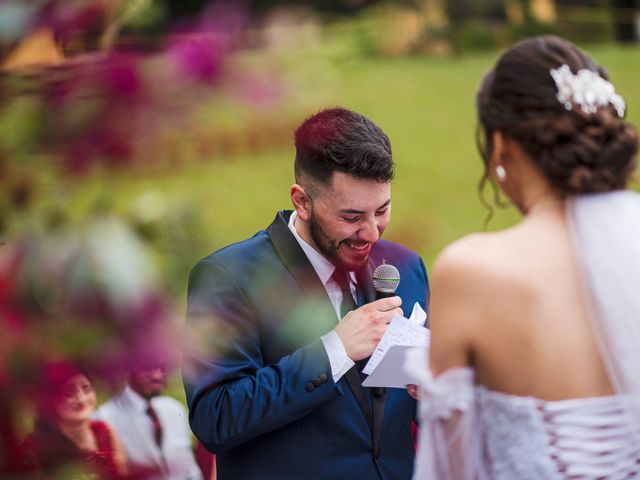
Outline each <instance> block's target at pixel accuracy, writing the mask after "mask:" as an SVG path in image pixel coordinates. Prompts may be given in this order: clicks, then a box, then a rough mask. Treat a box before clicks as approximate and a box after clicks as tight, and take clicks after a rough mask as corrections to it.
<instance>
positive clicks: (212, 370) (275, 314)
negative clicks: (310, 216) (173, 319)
mask: <svg viewBox="0 0 640 480" xmlns="http://www.w3.org/2000/svg"><path fill="white" fill-rule="evenodd" d="M290 214H291V213H290V212H279V213H278V214H277V215H276V218H275V220H274V222H273V223H272V224H271V225H270V226H269V227H268V228H267V229H266V230H262V231H260V232H258V233H257V234H256V235H255V236H253V237H252V238H250V239H248V240H245V241H242V242H239V243H236V244H233V245H230V246H228V247H225V248H223V249H221V250H219V251H217V252H215V253H213V254H211V255H209V256H208V257H206V258H204V259H202V260H200V261H199V262H198V263H197V264H196V266H195V267H194V268H193V270H192V272H191V276H190V278H189V294H188V313H187V326H186V328H187V334H188V336H189V337H190V338H191V339H192V340H193V339H195V340H196V341H195V342H192V343H191V345H190V346H189V347H188V348H187V350H186V351H185V363H184V367H183V377H184V382H185V390H186V394H187V402H188V405H189V420H190V424H191V428H192V430H193V432H194V433H195V435H196V436H197V437H198V439H199V440H200V441H201V442H202V443H203V444H204V446H205V447H207V448H208V449H209V450H211V451H212V452H215V453H216V454H217V462H218V463H217V468H218V476H219V477H218V478H220V479H221V480H235V479H254V478H255V479H278V480H282V479H296V480H297V479H301V478H318V479H324V478H339V479H341V480H347V479H354V480H362V479H375V478H381V479H409V478H410V477H411V474H412V471H413V459H414V446H413V442H412V439H411V421H412V419H413V418H414V415H415V407H416V405H415V401H414V400H413V399H411V398H410V397H409V395H407V393H406V391H405V390H403V389H388V390H387V391H386V394H385V395H384V397H382V396H378V397H375V399H374V396H373V395H372V393H371V389H368V388H364V387H359V385H358V386H357V387H358V388H360V389H362V390H361V391H360V397H359V398H358V392H356V389H354V386H353V385H352V384H349V382H348V381H347V378H346V377H347V375H345V376H344V377H342V378H341V379H340V380H339V382H338V383H337V384H336V383H334V381H333V377H332V374H331V367H330V364H329V359H328V357H327V354H326V351H325V349H324V346H323V344H322V341H321V340H320V337H321V336H322V335H324V334H326V333H327V332H329V331H330V330H332V329H333V328H334V327H335V325H336V323H337V319H336V314H335V310H334V309H333V306H332V305H331V302H330V300H329V297H328V295H327V293H326V290H325V289H324V286H323V285H322V283H321V282H320V279H319V278H318V277H317V275H316V273H315V271H314V270H313V267H312V266H311V264H310V262H309V260H308V259H307V257H306V256H305V254H304V252H303V251H302V249H301V248H300V246H299V244H298V243H297V242H296V240H295V238H294V237H293V235H292V234H291V232H290V230H289V229H288V226H287V223H288V220H289V216H290ZM383 260H384V261H386V262H387V263H389V264H392V265H395V266H396V267H397V268H398V270H399V271H400V276H401V282H400V286H399V288H398V290H397V292H396V293H397V294H398V295H399V296H400V297H402V300H403V309H404V311H405V315H409V314H410V313H411V309H412V308H413V305H414V303H415V302H418V303H420V305H421V306H422V307H423V308H425V310H426V304H427V295H428V285H427V275H426V270H425V267H424V264H423V262H422V260H421V259H420V257H418V256H417V255H416V254H415V253H413V252H411V251H410V250H408V249H406V248H404V247H401V246H399V245H397V244H394V243H391V242H387V241H384V240H380V241H378V242H377V243H376V245H375V246H374V248H373V250H372V252H371V261H370V265H369V266H368V268H367V269H364V270H366V272H365V273H363V274H362V276H361V277H359V281H358V285H359V289H361V293H360V294H359V295H360V297H361V298H359V303H365V302H367V301H372V300H374V299H375V291H374V290H373V285H372V283H371V276H370V274H371V272H372V269H373V267H374V266H377V265H379V264H380V263H382V262H383ZM354 372H355V373H357V371H355V370H354V371H353V372H352V373H354ZM362 392H364V394H365V396H364V397H363V396H362ZM379 400H382V403H381V402H379ZM367 402H368V406H367ZM372 405H374V407H373V408H374V410H375V408H376V407H375V405H377V406H378V407H377V408H379V412H378V413H379V415H378V417H379V418H378V424H377V425H372V420H371V419H372V417H375V415H372V413H371V406H372ZM374 413H375V412H374ZM373 429H377V434H376V436H377V437H378V441H377V445H373V440H372V438H373V435H372V430H373Z"/></svg>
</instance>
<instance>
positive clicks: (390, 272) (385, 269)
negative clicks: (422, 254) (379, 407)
mask: <svg viewBox="0 0 640 480" xmlns="http://www.w3.org/2000/svg"><path fill="white" fill-rule="evenodd" d="M398 285H400V272H399V271H398V269H397V268H396V267H394V266H393V265H389V264H388V263H383V264H382V265H378V266H377V267H376V269H375V270H374V271H373V287H374V288H375V289H376V300H380V299H381V298H389V297H393V296H394V295H395V294H396V289H397V288H398ZM371 393H373V396H374V397H377V398H380V397H383V396H384V395H385V393H386V388H384V387H373V388H372V389H371Z"/></svg>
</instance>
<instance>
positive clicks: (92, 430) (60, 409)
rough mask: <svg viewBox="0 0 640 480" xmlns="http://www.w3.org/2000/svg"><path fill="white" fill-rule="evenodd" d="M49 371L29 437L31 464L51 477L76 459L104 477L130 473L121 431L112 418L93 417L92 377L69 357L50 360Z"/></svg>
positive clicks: (27, 448)
mask: <svg viewBox="0 0 640 480" xmlns="http://www.w3.org/2000/svg"><path fill="white" fill-rule="evenodd" d="M43 377H44V378H43V379H42V382H41V385H42V386H43V389H42V393H41V395H40V396H39V401H38V405H37V414H36V420H35V425H34V431H33V433H32V434H31V435H30V436H29V437H27V439H26V441H25V443H24V452H25V462H26V463H27V465H28V467H30V468H32V469H34V470H38V471H41V472H43V473H46V474H47V475H51V478H57V476H56V474H55V472H57V471H59V469H61V468H69V467H70V466H71V465H73V466H74V467H75V468H78V469H79V470H80V471H82V472H86V473H91V474H93V475H97V478H100V479H105V480H106V479H117V478H123V477H125V476H126V474H127V468H126V460H125V457H124V454H123V451H122V447H121V445H120V442H119V440H118V438H117V436H116V435H115V434H114V432H113V431H112V430H111V428H109V426H108V425H107V424H106V423H104V422H101V421H96V420H93V419H92V418H91V417H92V415H93V413H94V410H95V408H96V404H97V400H96V393H95V390H94V389H93V384H92V383H91V379H90V377H89V376H88V375H87V374H86V373H85V372H83V371H82V370H80V369H79V368H78V367H77V366H75V365H72V364H70V363H67V362H59V363H55V364H51V365H49V366H47V368H46V369H45V371H44V376H43ZM92 478H93V477H92Z"/></svg>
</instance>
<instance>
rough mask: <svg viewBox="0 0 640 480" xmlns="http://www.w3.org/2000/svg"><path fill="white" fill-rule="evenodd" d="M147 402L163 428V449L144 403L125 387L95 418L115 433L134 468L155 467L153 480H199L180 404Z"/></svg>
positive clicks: (162, 399) (170, 400)
mask: <svg viewBox="0 0 640 480" xmlns="http://www.w3.org/2000/svg"><path fill="white" fill-rule="evenodd" d="M149 403H150V404H151V406H152V407H153V409H154V410H155V411H156V414H157V416H158V419H159V420H160V425H161V426H162V448H160V447H158V445H157V444H156V441H155V437H154V431H153V424H152V422H151V420H150V418H149V416H148V415H147V413H146V411H147V401H146V400H145V399H144V398H143V397H142V396H140V395H139V394H138V393H137V392H135V391H134V390H133V389H132V388H131V387H129V386H128V385H127V386H126V387H125V388H124V390H122V392H120V393H119V394H118V395H116V396H115V397H113V398H112V399H111V400H109V401H108V402H106V403H104V404H102V405H101V406H100V407H99V408H98V410H97V411H96V415H95V416H96V417H97V418H99V419H100V420H103V421H105V422H107V423H108V424H109V425H110V426H111V427H112V428H113V430H114V431H115V432H116V435H117V436H118V439H119V440H120V442H121V443H122V447H123V449H124V452H125V454H126V456H127V460H128V462H129V465H130V466H131V467H132V468H133V469H135V467H139V468H140V467H143V468H145V467H146V468H149V467H151V468H154V469H156V470H157V471H158V474H157V476H154V477H153V478H154V479H162V480H202V473H201V471H200V468H199V467H198V464H197V463H196V460H195V456H194V454H193V448H192V445H191V438H192V437H191V430H190V428H189V422H188V419H187V411H186V409H185V408H184V406H183V405H182V403H180V402H179V401H177V400H176V399H174V398H171V397H166V396H158V397H153V398H152V399H151V400H150V402H149Z"/></svg>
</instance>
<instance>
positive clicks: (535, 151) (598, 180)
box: [477, 36, 638, 195]
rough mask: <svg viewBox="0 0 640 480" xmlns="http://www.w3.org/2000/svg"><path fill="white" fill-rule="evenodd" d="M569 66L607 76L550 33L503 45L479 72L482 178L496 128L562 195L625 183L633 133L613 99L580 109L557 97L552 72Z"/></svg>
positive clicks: (632, 155) (633, 156) (603, 189)
mask: <svg viewBox="0 0 640 480" xmlns="http://www.w3.org/2000/svg"><path fill="white" fill-rule="evenodd" d="M561 65H568V66H569V68H570V69H571V71H572V72H573V73H574V74H575V73H577V72H578V70H581V69H588V70H591V71H593V72H597V73H598V74H599V75H600V76H601V77H602V78H604V79H606V80H608V76H607V73H606V72H605V71H604V69H603V68H601V67H600V66H598V65H596V64H595V63H594V62H593V60H592V59H591V58H590V57H589V56H588V55H586V54H585V53H584V52H582V51H581V50H580V49H579V48H578V47H576V46H575V45H573V44H572V43H570V42H568V41H566V40H563V39H561V38H559V37H555V36H542V37H536V38H532V39H529V40H525V41H523V42H521V43H519V44H517V45H515V46H514V47H512V48H511V49H509V50H508V51H507V52H506V53H505V54H504V55H503V56H502V57H501V58H500V59H499V61H498V63H497V64H496V66H495V67H494V68H493V70H491V71H490V72H489V73H488V74H487V75H486V76H485V77H484V79H483V81H482V84H481V85H480V89H479V91H478V94H477V109H478V118H479V128H478V145H479V149H480V153H481V155H482V157H483V159H484V163H485V176H484V178H483V183H484V181H486V180H487V179H488V176H489V174H488V165H489V157H490V154H491V151H492V145H491V139H492V134H493V132H494V131H497V130H498V131H501V132H502V133H503V134H504V135H506V136H507V137H510V138H512V139H514V140H516V141H517V142H518V143H519V144H520V145H521V146H522V147H523V149H524V150H525V151H526V152H527V154H528V155H529V156H530V157H531V160H532V161H533V162H534V163H535V164H536V165H537V166H538V168H539V169H540V170H541V172H542V173H543V174H544V176H545V177H546V178H547V180H549V182H550V183H551V184H552V186H554V187H555V188H556V189H557V190H558V191H559V192H560V193H561V194H564V195H572V194H582V193H593V192H606V191H610V190H617V189H622V188H625V186H626V184H627V181H628V180H629V177H630V176H631V175H632V174H633V172H634V170H635V167H636V153H637V151H638V132H637V130H636V129H635V127H634V126H633V125H632V124H630V123H629V122H626V121H625V120H624V119H623V118H620V117H619V116H618V115H617V113H616V110H615V108H614V107H613V106H612V105H606V106H600V107H599V108H598V109H597V111H596V112H595V113H585V112H583V111H582V109H581V108H580V106H579V105H573V108H572V109H571V110H567V109H566V108H565V106H564V105H563V104H562V103H561V102H560V101H558V99H557V97H556V95H557V93H558V90H557V87H556V84H555V82H554V80H553V78H552V77H551V74H550V71H551V70H552V69H556V68H558V67H560V66H561Z"/></svg>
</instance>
